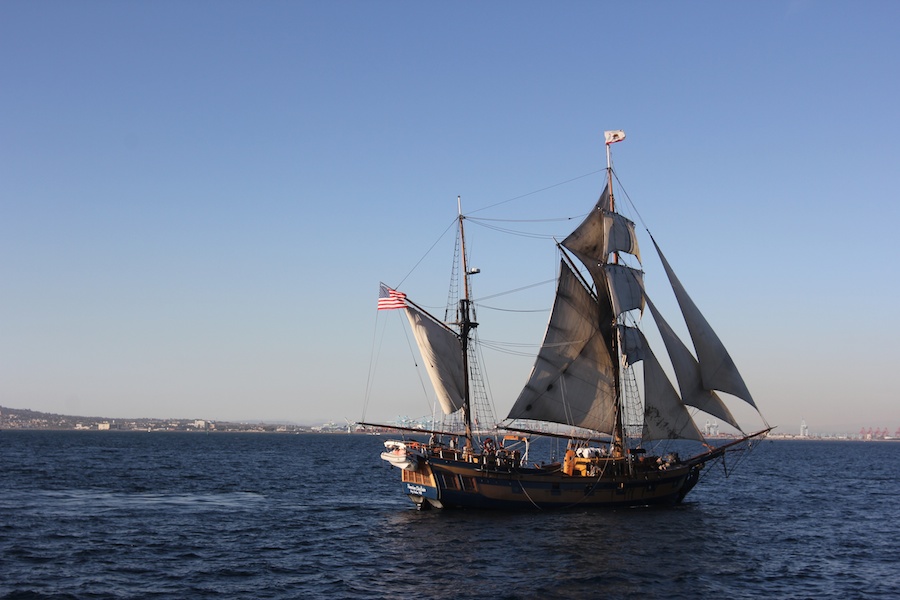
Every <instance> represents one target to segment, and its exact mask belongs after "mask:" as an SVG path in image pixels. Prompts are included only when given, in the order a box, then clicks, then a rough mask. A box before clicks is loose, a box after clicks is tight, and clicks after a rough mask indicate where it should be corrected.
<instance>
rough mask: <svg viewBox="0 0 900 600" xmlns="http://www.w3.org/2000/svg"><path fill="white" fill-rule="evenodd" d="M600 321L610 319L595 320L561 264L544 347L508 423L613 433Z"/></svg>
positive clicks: (612, 388)
mask: <svg viewBox="0 0 900 600" xmlns="http://www.w3.org/2000/svg"><path fill="white" fill-rule="evenodd" d="M607 317H611V315H607ZM603 321H608V322H611V318H609V319H604V318H603V317H601V315H599V314H598V310H597V302H596V301H595V300H594V297H593V296H592V295H591V293H590V292H589V291H588V290H587V289H586V288H585V287H584V284H582V283H581V281H580V280H579V278H578V277H577V276H576V275H575V274H574V273H573V272H572V270H571V268H570V267H569V266H568V265H567V264H566V263H565V262H562V263H561V266H560V275H559V282H558V286H557V290H556V301H555V302H554V304H553V311H552V312H551V314H550V321H549V323H548V325H547V331H546V334H545V335H544V342H543V344H542V346H541V350H540V352H539V353H538V356H537V358H536V359H535V363H534V367H533V368H532V371H531V376H530V377H529V379H528V382H527V383H526V384H525V388H524V389H523V390H522V392H521V394H519V398H518V399H517V400H516V402H515V404H514V405H513V407H512V409H511V410H510V411H509V416H508V417H507V418H508V419H511V420H516V419H531V420H542V421H550V422H553V423H562V424H566V425H574V426H577V427H585V428H589V429H593V430H595V431H600V432H604V433H611V432H612V431H613V428H614V427H615V412H616V405H615V401H616V382H615V380H616V373H617V370H616V365H615V363H614V362H613V359H612V357H611V355H610V351H609V344H608V341H607V338H606V337H604V335H603V333H602V331H601V327H600V323H601V322H603Z"/></svg>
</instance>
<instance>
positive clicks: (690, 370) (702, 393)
mask: <svg viewBox="0 0 900 600" xmlns="http://www.w3.org/2000/svg"><path fill="white" fill-rule="evenodd" d="M645 299H646V301H647V306H649V307H650V314H652V315H653V320H654V321H656V327H657V329H659V334H660V336H662V340H663V343H664V344H665V345H666V350H667V351H668V353H669V359H670V360H671V361H672V367H673V368H674V370H675V379H677V380H678V388H679V389H680V390H681V400H682V402H684V403H685V404H687V405H688V406H693V407H695V408H699V409H700V410H702V411H703V412H706V413H709V414H711V415H713V416H714V417H718V418H719V419H722V420H723V421H725V422H726V423H729V424H730V425H732V426H734V427H735V428H737V429H738V430H740V427H739V426H738V424H737V421H736V420H735V418H734V417H733V416H732V415H731V411H729V410H728V407H727V406H725V403H724V402H722V400H721V398H719V397H718V396H717V395H716V393H715V392H714V391H712V390H708V389H706V388H704V387H703V383H702V382H701V380H700V365H699V364H698V363H697V359H696V358H694V355H693V354H691V351H690V350H688V348H687V346H685V345H684V342H682V341H681V338H679V337H678V335H677V334H676V333H675V331H674V330H673V329H672V328H671V327H670V326H669V323H668V322H667V321H666V320H665V319H664V318H663V316H662V315H661V314H660V313H659V310H657V308H656V305H655V304H653V301H652V300H650V298H649V297H646V296H645Z"/></svg>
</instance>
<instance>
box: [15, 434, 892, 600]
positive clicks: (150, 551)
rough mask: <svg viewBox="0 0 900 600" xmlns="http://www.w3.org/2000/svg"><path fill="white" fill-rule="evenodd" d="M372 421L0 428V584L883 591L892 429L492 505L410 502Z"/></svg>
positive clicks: (507, 592) (239, 590)
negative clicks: (668, 492)
mask: <svg viewBox="0 0 900 600" xmlns="http://www.w3.org/2000/svg"><path fill="white" fill-rule="evenodd" d="M383 440H384V438H382V437H377V436H366V435H277V434H221V433H219V434H216V433H213V434H210V435H203V434H190V433H180V434H179V433H137V432H128V433H125V432H49V431H33V432H29V431H2V432H0V598H325V597H327V598H412V597H415V598H436V599H442V598H447V599H451V598H452V599H459V598H497V599H503V598H510V599H512V598H667V599H670V598H717V597H718V598H816V599H821V598H841V599H844V598H889V597H900V572H898V569H900V531H898V523H900V443H890V442H869V443H865V442H817V441H803V442H799V441H798V442H791V441H763V442H761V443H759V444H757V446H756V448H755V449H754V450H753V452H751V453H750V454H748V455H746V457H744V458H743V460H741V461H740V464H738V465H735V464H729V469H731V470H730V472H729V477H728V478H727V479H726V478H725V477H724V470H723V469H722V468H721V467H718V468H716V469H714V470H713V471H710V472H709V474H708V475H707V476H706V477H704V478H703V479H702V480H701V482H700V483H699V484H698V486H697V488H695V489H694V491H693V492H691V494H690V495H689V496H688V498H687V499H686V501H685V503H684V504H682V505H680V506H677V507H674V508H662V509H647V508H632V509H621V510H573V511H565V512H523V513H512V514H510V513H492V512H481V511H459V512H451V511H422V512H418V511H416V510H415V508H414V507H413V505H412V503H411V502H409V500H408V499H407V498H406V497H405V496H403V495H402V494H401V493H400V484H399V475H398V473H397V471H396V470H393V471H392V470H391V469H390V467H388V466H387V465H386V464H385V463H383V462H382V461H381V460H380V459H379V458H378V455H379V453H380V451H381V449H382V442H383ZM735 466H736V467H737V468H734V467H735Z"/></svg>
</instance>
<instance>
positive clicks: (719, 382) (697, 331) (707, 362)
mask: <svg viewBox="0 0 900 600" xmlns="http://www.w3.org/2000/svg"><path fill="white" fill-rule="evenodd" d="M650 239H653V238H652V236H651V238H650ZM653 245H654V246H655V247H656V252H657V254H659V258H660V260H661V261H662V264H663V268H665V270H666V275H667V276H668V278H669V283H670V284H671V285H672V290H673V291H674V292H675V298H676V299H677V300H678V305H679V306H680V307H681V313H682V315H684V321H685V323H686V324H687V328H688V331H689V332H690V334H691V339H692V340H693V342H694V349H695V350H696V351H697V360H698V362H699V363H700V377H701V380H702V381H703V387H705V388H706V389H708V390H719V391H720V392H725V393H728V394H732V395H734V396H737V397H738V398H740V399H742V400H744V401H745V402H747V403H748V404H750V405H751V406H752V407H753V408H756V404H755V403H754V402H753V397H752V396H751V395H750V390H748V389H747V384H746V383H744V379H743V378H742V377H741V374H740V373H739V372H738V370H737V366H736V365H735V364H734V361H733V360H732V359H731V356H730V355H729V354H728V351H727V350H726V349H725V346H724V345H723V344H722V341H721V340H720V339H719V336H717V335H716V332H715V331H713V329H712V327H710V325H709V323H708V322H707V321H706V318H705V317H704V316H703V315H702V314H701V313H700V310H699V309H698V308H697V305H696V304H694V301H693V300H691V297H690V296H688V293H687V292H686V291H685V289H684V287H683V286H682V285H681V282H680V281H678V277H676V276H675V272H674V271H672V267H670V266H669V263H668V261H666V257H665V256H663V253H662V250H660V249H659V245H658V244H657V243H656V240H653Z"/></svg>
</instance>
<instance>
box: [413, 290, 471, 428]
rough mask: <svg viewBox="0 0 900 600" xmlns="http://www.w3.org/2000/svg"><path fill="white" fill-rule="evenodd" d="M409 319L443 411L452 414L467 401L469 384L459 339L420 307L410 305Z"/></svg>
mask: <svg viewBox="0 0 900 600" xmlns="http://www.w3.org/2000/svg"><path fill="white" fill-rule="evenodd" d="M406 317H407V318H408V319H409V324H410V326H411V327H412V330H413V335H414V336H415V337H416V343H417V344H418V346H419V352H420V353H421V354H422V360H423V361H424V362H425V369H426V370H427V371H428V376H429V377H430V378H431V384H432V385H433V386H434V392H435V394H436V395H437V399H438V402H440V404H441V408H442V409H443V410H444V413H445V414H448V415H449V414H450V413H452V412H455V411H457V410H459V409H460V408H462V406H463V402H464V401H463V398H464V397H465V381H466V380H465V370H464V369H463V362H462V345H461V344H460V341H459V336H458V335H457V334H456V333H455V332H454V331H453V330H451V329H450V328H448V327H447V326H446V325H444V324H443V323H441V322H439V321H437V320H436V319H435V318H434V317H432V316H431V315H429V314H428V313H426V312H425V311H422V310H419V309H418V308H416V307H413V306H407V307H406Z"/></svg>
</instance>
